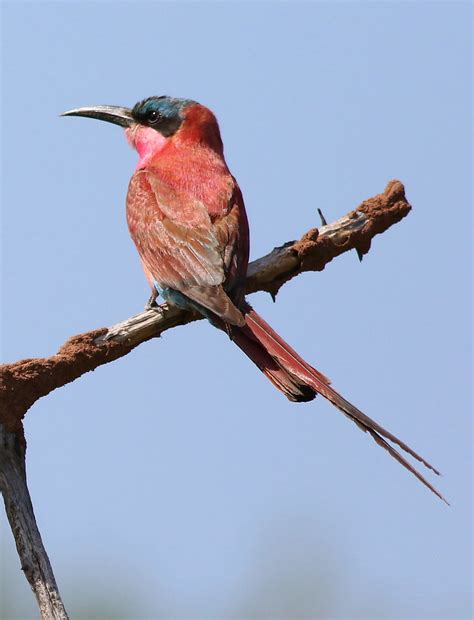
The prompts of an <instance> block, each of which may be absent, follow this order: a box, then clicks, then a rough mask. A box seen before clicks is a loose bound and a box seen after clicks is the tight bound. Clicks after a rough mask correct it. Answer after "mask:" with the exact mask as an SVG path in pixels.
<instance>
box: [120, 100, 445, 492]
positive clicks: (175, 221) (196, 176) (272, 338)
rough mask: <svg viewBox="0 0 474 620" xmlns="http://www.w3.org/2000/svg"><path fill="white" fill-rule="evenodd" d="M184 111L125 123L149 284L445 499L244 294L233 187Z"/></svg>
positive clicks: (137, 232)
mask: <svg viewBox="0 0 474 620" xmlns="http://www.w3.org/2000/svg"><path fill="white" fill-rule="evenodd" d="M183 114H184V120H183V122H182V125H181V126H180V128H179V129H178V130H177V131H176V133H174V134H173V135H172V136H170V137H168V138H166V139H165V138H163V137H162V136H158V137H157V136H156V133H157V132H156V130H155V129H153V128H152V127H149V126H146V125H141V124H136V125H134V126H133V127H132V128H131V129H128V130H127V132H128V137H129V140H130V141H131V143H132V144H133V145H134V146H135V147H136V148H137V150H138V152H139V154H140V162H139V164H138V168H137V171H136V172H135V174H134V176H133V177H132V180H131V182H130V186H129V191H128V196H127V220H128V225H129V228H130V233H131V236H132V238H133V240H134V242H135V244H136V246H137V249H138V252H139V254H140V258H141V261H142V264H143V267H144V271H145V274H146V276H147V279H148V281H149V283H150V286H151V287H152V289H154V288H155V287H159V288H160V289H165V290H166V291H168V292H169V291H172V292H174V293H178V294H179V295H180V296H181V297H180V298H181V299H183V298H184V299H185V300H188V301H189V303H190V305H191V306H192V307H193V308H196V307H197V308H200V309H201V310H202V312H203V314H205V315H206V316H208V318H211V320H212V322H213V323H214V324H215V325H217V326H218V327H220V328H221V329H223V330H225V331H226V332H227V333H229V335H230V336H231V338H232V339H233V341H234V342H235V343H236V344H237V346H238V347H239V348H240V349H241V350H242V351H243V352H244V353H245V354H246V355H247V356H248V357H249V358H250V359H251V360H252V361H253V362H254V363H255V364H256V365H257V366H258V367H259V368H260V370H261V371H262V372H263V373H264V374H265V376H266V377H268V379H269V380H270V381H271V382H272V383H273V385H275V387H276V388H277V389H279V390H280V391H281V392H283V394H285V396H287V397H288V398H289V399H290V400H293V401H307V400H311V399H313V398H314V397H315V396H316V394H321V395H322V396H324V397H325V398H327V399H328V400H329V401H331V402H332V403H333V404H334V405H335V406H336V407H337V408H338V409H340V410H341V411H342V412H343V413H344V414H345V415H346V416H347V417H349V418H350V419H351V420H352V421H354V422H355V423H356V424H357V425H358V426H359V428H361V429H362V430H363V431H365V432H368V433H369V434H370V435H371V436H372V437H373V438H374V440H375V441H376V442H377V443H378V444H379V445H380V446H382V447H383V448H384V449H385V450H387V451H388V452H389V453H390V454H391V455H392V456H393V457H394V458H395V459H396V460H398V461H399V462H400V463H401V464H402V465H403V466H404V467H406V468H407V469H408V470H409V471H410V472H412V473H413V474H414V475H415V476H416V477H417V478H418V479H419V480H420V481H421V482H422V483H423V484H425V485H426V486H427V487H428V488H429V489H430V490H431V491H433V493H435V494H436V495H438V497H440V498H441V499H443V500H444V498H443V497H442V495H441V494H440V493H439V492H438V491H437V490H436V489H435V488H434V487H433V486H432V485H431V484H430V483H429V482H428V481H427V480H426V479H425V478H424V477H423V476H422V475H421V474H420V473H419V472H418V471H416V470H415V469H414V468H413V467H412V465H411V464H410V463H409V462H408V461H406V459H405V458H404V457H402V456H401V454H400V453H399V452H398V451H397V450H395V448H394V447H393V446H392V445H391V444H390V443H388V442H393V443H395V444H397V445H398V446H399V447H400V448H402V449H403V450H404V451H405V452H407V453H408V454H410V455H411V456H413V457H414V458H416V459H417V460H418V461H420V462H421V463H423V464H424V465H426V467H428V468H430V469H432V470H433V471H434V472H435V473H438V472H437V471H436V470H435V469H434V468H433V467H432V466H431V465H430V464H429V463H428V462H427V461H425V460H424V459H423V458H421V457H420V456H419V455H418V454H416V453H415V452H414V451H413V450H411V448H409V447H408V446H407V445H406V444H405V443H403V442H402V441H400V440H399V439H398V438H397V437H395V436H394V435H392V434H391V433H389V432H388V431H386V430H385V429H384V428H382V427H381V426H379V425H378V424H377V423H376V422H374V421H373V420H371V419H370V418H368V417H367V416H366V415H365V414H363V413H362V412H361V411H359V410H358V409H357V408H356V407H354V405H352V404H351V403H349V402H348V401H347V400H346V399H344V398H343V397H342V396H341V395H340V394H338V393H337V392H336V391H335V390H334V389H333V388H332V387H331V386H330V381H329V380H328V379H327V378H326V377H325V376H324V375H322V374H321V373H320V372H319V371H317V370H316V369H315V368H313V367H312V366H310V365H309V364H308V363H307V362H305V361H304V360H303V359H302V358H301V357H300V356H299V355H298V354H297V353H296V352H295V351H294V350H293V349H292V348H291V347H290V346H289V345H288V344H287V343H286V342H284V340H282V339H281V338H280V336H278V334H276V333H275V332H274V331H273V330H272V328H271V327H270V326H269V325H268V324H267V323H266V322H265V321H264V320H263V319H262V318H261V317H260V316H259V315H258V314H257V313H256V312H255V311H254V310H253V309H252V308H251V306H250V305H249V304H248V303H247V302H246V301H245V299H244V287H245V280H246V275H247V265H248V255H249V233H248V224H247V217H246V213H245V207H244V202H243V198H242V194H241V192H240V189H239V187H238V185H237V182H236V181H235V179H234V178H233V176H232V175H231V173H230V172H229V170H228V168H227V165H226V162H225V159H224V155H223V147H222V140H221V137H220V133H219V128H218V125H217V121H216V119H215V117H214V115H213V114H212V112H210V110H208V109H207V108H205V107H203V106H201V105H199V104H192V105H189V106H188V107H186V108H185V109H184V111H183ZM444 501H446V500H444Z"/></svg>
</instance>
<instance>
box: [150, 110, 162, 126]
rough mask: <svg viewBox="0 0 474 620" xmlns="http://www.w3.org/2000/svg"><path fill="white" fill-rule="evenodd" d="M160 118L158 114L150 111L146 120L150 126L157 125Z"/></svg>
mask: <svg viewBox="0 0 474 620" xmlns="http://www.w3.org/2000/svg"><path fill="white" fill-rule="evenodd" d="M160 118H161V116H160V113H159V112H157V111H156V110H150V111H149V112H148V115H147V120H148V122H149V123H152V124H154V123H157V122H158V121H159V120H160Z"/></svg>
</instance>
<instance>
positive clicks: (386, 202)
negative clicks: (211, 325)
mask: <svg viewBox="0 0 474 620" xmlns="http://www.w3.org/2000/svg"><path fill="white" fill-rule="evenodd" d="M410 209H411V206H410V204H409V203H408V202H407V200H406V198H405V190H404V187H403V185H402V183H400V181H391V182H390V183H388V185H387V187H386V189H385V192H384V193H383V194H379V195H377V196H375V197H374V198H370V199H368V200H366V201H364V202H363V203H362V204H361V205H360V206H359V207H357V209H355V210H354V211H351V212H350V213H348V214H347V215H345V216H344V217H342V218H341V219H339V220H337V221H336V222H334V223H333V224H329V225H326V226H322V227H321V228H319V229H318V228H313V229H311V230H309V231H308V232H307V233H305V234H304V235H303V236H302V238H301V239H300V240H299V241H291V242H288V243H285V244H284V245H283V246H280V247H277V248H275V249H274V250H273V251H272V252H270V254H267V255H266V256H264V257H262V258H259V259H258V260H256V261H254V262H253V263H251V264H250V266H249V271H248V279H247V286H246V290H247V293H254V292H256V291H267V292H269V293H271V294H272V296H275V295H276V294H277V292H278V290H279V289H280V287H281V286H282V285H283V284H285V282H288V281H289V280H291V278H293V277H294V276H296V275H297V274H299V273H302V272H304V271H321V270H322V269H324V267H325V266H326V265H327V263H329V262H330V261H331V260H332V259H333V258H335V257H336V256H339V254H342V253H343V252H347V251H349V250H353V249H357V250H358V251H359V252H360V253H361V254H366V253H367V252H368V251H369V248H370V244H371V241H372V238H373V237H374V236H375V235H376V234H378V233H381V232H384V231H385V230H387V228H389V227H390V226H392V225H393V224H395V223H397V222H399V221H400V220H401V219H402V218H403V217H405V216H406V215H407V214H408V213H409V211H410ZM199 318H200V317H198V316H196V315H192V314H190V313H189V312H184V311H182V310H178V309H176V308H172V307H169V306H168V305H167V304H162V305H161V306H160V307H159V308H158V309H157V310H148V311H145V312H141V313H140V314H137V315H135V316H133V317H131V318H129V319H127V320H126V321H123V322H121V323H119V324H117V325H114V326H113V327H110V328H108V329H107V328H102V329H96V330H94V331H90V332H87V333H85V334H79V335H77V336H73V337H72V338H70V339H69V340H68V341H67V342H66V343H65V344H64V345H63V346H62V347H61V348H60V349H59V351H58V352H57V353H56V354H55V355H53V356H51V357H47V358H34V359H25V360H21V361H18V362H14V363H12V364H4V365H3V366H2V367H1V368H0V370H1V379H2V381H1V384H0V423H3V424H4V425H5V428H6V430H8V431H11V432H14V431H19V430H20V429H21V420H22V419H23V417H24V415H25V413H26V412H27V411H28V409H29V408H30V407H31V406H32V405H33V403H34V402H36V401H37V400H38V399H39V398H41V397H42V396H45V395H46V394H49V393H50V392H51V391H53V390H55V389H56V388H58V387H61V386H63V385H65V384H67V383H70V382H71V381H74V380H75V379H77V378H78V377H80V376H81V375H83V374H84V373H86V372H88V371H90V370H94V368H97V367H98V366H101V365H102V364H107V363H108V362H112V361H114V360H116V359H118V358H119V357H122V356H124V355H127V353H129V352H130V351H131V350H132V349H133V348H135V347H136V346H137V345H138V344H140V343H142V342H145V341H146V340H149V339H150V338H154V337H156V336H159V335H160V334H162V333H163V332H164V331H165V330H167V329H170V328H171V327H176V326H178V325H184V324H186V323H189V322H191V321H194V320H197V319H199Z"/></svg>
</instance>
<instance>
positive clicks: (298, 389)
mask: <svg viewBox="0 0 474 620" xmlns="http://www.w3.org/2000/svg"><path fill="white" fill-rule="evenodd" d="M241 310H242V312H243V314H244V316H245V326H244V327H234V326H232V327H231V333H230V336H231V338H232V339H233V340H234V342H235V343H236V345H237V346H238V347H239V348H240V349H241V350H242V351H243V352H244V353H245V354H246V355H247V356H248V357H249V358H250V359H251V360H252V361H253V362H254V363H255V364H256V365H257V366H258V367H259V368H260V370H261V371H262V372H263V374H264V375H265V376H266V377H268V379H270V381H271V382H272V383H273V385H274V386H275V387H276V388H277V389H278V390H280V392H283V394H285V396H286V397H287V398H289V399H290V400H292V401H297V402H301V401H308V400H312V399H313V398H314V397H315V396H316V394H321V395H322V396H324V398H327V399H328V400H329V401H330V402H331V403H332V404H333V405H335V406H336V407H337V408H338V409H339V410H340V411H342V413H343V414H344V415H346V416H347V417H348V418H349V419H351V420H352V421H353V422H355V424H357V426H358V427H359V428H360V429H361V430H363V431H364V432H366V433H369V434H370V435H371V436H372V437H373V439H374V440H375V442H376V443H377V444H378V445H379V446H381V447H382V448H384V449H385V450H387V452H388V453H389V454H391V456H392V457H393V458H394V459H396V460H397V461H398V462H399V463H401V465H403V467H406V469H408V471H410V472H411V473H412V474H413V475H414V476H416V477H417V478H418V480H420V481H421V482H422V483H423V484H424V485H425V486H427V487H428V488H429V489H430V490H431V491H432V492H433V493H435V495H437V496H438V497H439V498H440V499H442V500H443V501H444V502H446V503H448V502H447V501H446V499H445V498H444V497H443V496H442V495H441V493H440V492H439V491H437V490H436V489H435V488H434V487H433V486H432V485H431V484H430V483H429V482H428V481H427V480H426V479H425V478H424V477H423V476H422V475H421V474H420V473H419V472H418V471H417V470H416V469H415V468H414V467H413V466H412V465H411V464H410V463H409V462H408V461H407V460H406V459H405V458H404V457H403V456H402V455H401V454H400V452H399V451H398V450H397V449H396V448H394V447H393V445H392V443H393V444H396V445H397V446H399V447H400V448H401V449H402V450H404V451H405V452H406V453H408V454H409V455H410V456H412V457H413V458H415V459H417V460H418V461H420V463H423V465H425V466H426V467H427V468H428V469H431V470H432V471H433V472H434V473H435V474H438V475H439V472H438V471H437V470H436V469H435V468H434V467H433V466H432V465H430V464H429V463H428V462H427V461H426V460H425V459H423V458H422V457H421V456H420V455H419V454H417V453H416V452H415V451H414V450H412V449H411V448H410V447H409V446H407V444H406V443H404V442H403V441H401V440H400V439H398V437H395V435H392V433H390V432H389V431H387V430H385V429H384V428H383V427H382V426H380V425H379V424H377V422H375V421H374V420H372V419H371V418H369V417H368V416H366V415H365V414H364V413H362V411H360V410H359V409H357V407H355V406H354V405H352V404H351V403H350V402H349V401H347V400H346V399H345V398H344V397H343V396H341V395H340V394H339V393H338V392H336V390H334V389H333V388H332V387H331V384H330V383H331V382H330V381H329V379H328V378H327V377H325V376H324V375H323V374H321V373H320V372H319V371H318V370H316V369H315V368H313V367H312V366H310V365H309V364H308V363H307V362H305V361H304V359H303V358H302V357H300V356H299V355H298V353H296V351H295V350H294V349H292V348H291V347H290V345H288V344H287V343H286V342H285V341H284V340H283V339H282V338H280V336H279V335H278V334H277V333H276V332H275V331H274V330H273V329H272V328H271V327H270V325H268V323H267V322H266V321H264V320H263V319H262V317H261V316H259V315H258V314H257V313H256V312H255V310H254V309H253V308H252V307H251V306H250V305H249V304H247V303H245V305H244V306H243V307H242V308H241ZM390 442H391V443H390Z"/></svg>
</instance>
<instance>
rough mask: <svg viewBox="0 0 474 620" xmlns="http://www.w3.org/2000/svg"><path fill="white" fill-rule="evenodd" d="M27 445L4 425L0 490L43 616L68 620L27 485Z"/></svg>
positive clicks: (0, 431) (0, 429) (0, 445)
mask: <svg viewBox="0 0 474 620" xmlns="http://www.w3.org/2000/svg"><path fill="white" fill-rule="evenodd" d="M25 447H26V445H25V441H24V439H23V436H22V435H21V434H18V433H8V432H7V431H5V428H4V427H3V425H2V424H0V490H1V492H2V495H3V500H4V502H5V510H6V513H7V517H8V521H9V522H10V527H11V528H12V532H13V534H14V536H15V542H16V548H17V551H18V555H19V557H20V562H21V568H22V570H23V571H24V573H25V576H26V578H27V579H28V581H29V583H30V586H31V588H32V590H33V592H34V594H35V596H36V600H37V601H38V607H39V610H40V613H41V618H43V620H67V619H68V616H67V613H66V610H65V609H64V606H63V603H62V601H61V597H60V595H59V590H58V586H57V585H56V581H55V579H54V575H53V570H52V568H51V564H50V562H49V559H48V555H47V553H46V550H45V548H44V546H43V541H42V540H41V535H40V533H39V530H38V527H37V525H36V520H35V515H34V512H33V505H32V503H31V498H30V494H29V491H28V487H27V484H26V472H25Z"/></svg>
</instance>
